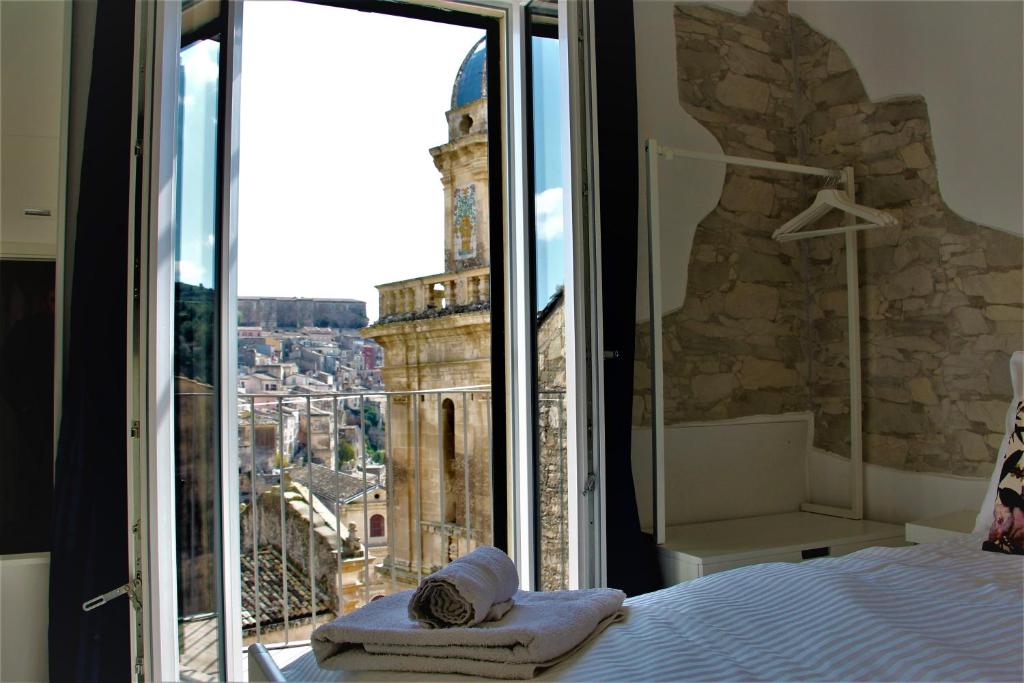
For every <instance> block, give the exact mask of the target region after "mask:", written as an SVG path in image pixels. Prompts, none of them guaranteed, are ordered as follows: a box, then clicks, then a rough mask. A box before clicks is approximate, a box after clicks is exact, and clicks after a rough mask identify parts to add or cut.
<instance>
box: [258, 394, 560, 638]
mask: <svg viewBox="0 0 1024 683" xmlns="http://www.w3.org/2000/svg"><path fill="white" fill-rule="evenodd" d="M490 402H491V393H490V388H489V387H486V386H474V387H454V388H445V389H433V390H421V391H408V392H357V393H333V394H308V395H297V394H287V395H285V394H242V395H239V396H238V428H239V439H238V444H239V446H238V447H239V462H240V470H241V471H240V486H241V491H240V496H239V497H240V500H241V502H242V509H241V524H242V548H241V553H242V583H243V586H242V593H243V615H242V621H243V639H244V641H245V642H246V644H248V643H251V642H261V643H265V644H282V645H283V644H289V643H292V644H294V643H296V642H298V641H303V640H306V639H308V637H309V633H310V632H311V631H312V629H313V628H315V627H316V626H317V625H318V624H320V623H324V622H325V621H328V620H330V619H333V618H334V617H335V616H337V615H340V614H343V613H346V612H348V611H350V610H352V609H355V608H356V607H359V606H361V605H363V604H366V603H367V602H369V601H370V600H371V599H373V598H374V597H375V596H378V595H384V594H388V593H392V592H396V591H399V590H405V589H408V588H412V587H415V586H416V585H417V584H418V582H419V580H420V579H421V578H422V577H423V576H425V575H427V574H429V573H430V572H432V571H435V570H436V569H438V568H440V567H441V566H443V565H445V564H447V563H448V562H450V561H451V560H454V559H456V558H457V557H460V556H462V555H464V554H466V553H468V552H469V551H471V550H472V549H473V548H475V547H476V546H477V545H479V544H481V543H490V542H491V539H492V537H493V536H492V525H493V520H492V519H491V512H492V505H491V500H490V493H491V480H490V474H491V438H492V429H491V420H490V416H491V406H490ZM540 411H541V412H542V415H541V416H540V417H541V430H542V439H541V450H542V463H541V467H542V468H543V472H544V474H543V475H542V477H543V480H544V481H543V482H542V486H544V487H545V489H544V492H542V499H543V501H546V502H542V505H543V506H544V508H545V511H546V513H547V514H546V516H545V517H544V520H545V521H544V524H545V526H544V527H543V529H544V530H543V536H544V539H543V540H542V546H543V548H542V554H543V556H544V557H545V560H544V563H543V569H542V571H543V573H544V574H545V579H544V580H543V581H542V584H543V585H544V587H545V588H548V589H551V588H560V587H565V585H566V572H565V564H566V561H567V547H566V545H565V541H566V531H567V519H566V514H565V511H566V500H565V475H564V472H565V453H564V446H565V443H564V437H563V435H564V415H565V406H564V393H562V392H546V393H544V394H543V395H542V396H541V403H540ZM282 492H283V493H282Z"/></svg>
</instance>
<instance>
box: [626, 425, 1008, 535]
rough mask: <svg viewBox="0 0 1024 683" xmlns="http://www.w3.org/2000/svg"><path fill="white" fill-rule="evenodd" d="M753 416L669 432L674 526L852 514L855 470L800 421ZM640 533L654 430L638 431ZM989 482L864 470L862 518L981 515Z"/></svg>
mask: <svg viewBox="0 0 1024 683" xmlns="http://www.w3.org/2000/svg"><path fill="white" fill-rule="evenodd" d="M791 417H792V419H788V420H787V419H783V420H781V421H780V420H779V416H775V415H772V416H754V417H750V418H742V419H738V420H729V421H723V422H721V423H717V424H710V423H702V424H693V425H673V426H670V427H668V428H666V429H665V478H666V480H667V481H668V487H667V490H668V491H669V492H670V494H669V495H668V496H667V497H666V500H665V508H666V509H665V518H666V523H667V524H669V525H673V524H688V523H693V522H701V521H710V520H717V519H735V518H738V517H754V516H757V515H765V514H775V513H780V512H795V511H796V510H797V509H798V508H799V506H800V503H802V502H804V501H809V502H814V503H821V504H824V505H835V506H837V507H848V506H849V504H850V461H849V460H847V459H845V458H842V457H840V456H838V455H835V454H834V453H829V452H827V451H823V450H820V449H817V448H812V447H810V445H809V437H810V434H809V431H808V428H809V422H808V421H807V419H806V418H804V419H801V418H800V416H799V415H793V416H791ZM632 457H633V484H634V486H635V487H636V495H637V506H638V512H639V513H640V525H641V526H642V527H643V528H644V529H648V530H650V529H652V528H653V523H654V522H653V512H652V504H651V501H652V497H651V491H652V489H651V487H652V479H651V430H650V429H634V430H633V439H632ZM987 487H988V479H980V478H975V477H954V476H950V475H943V474H931V473H925V472H906V471H903V470H896V469H893V468H890V467H882V466H880V465H874V464H866V465H864V515H865V517H867V518H868V519H872V520H876V521H880V522H891V523H894V524H902V523H904V522H909V521H912V520H915V519H924V518H926V517H933V516H935V515H941V514H945V513H947V512H957V511H959V510H972V511H974V512H977V511H978V510H979V509H980V508H981V503H982V499H983V498H984V497H985V491H986V489H987Z"/></svg>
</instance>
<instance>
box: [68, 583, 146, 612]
mask: <svg viewBox="0 0 1024 683" xmlns="http://www.w3.org/2000/svg"><path fill="white" fill-rule="evenodd" d="M141 587H142V579H141V578H140V577H138V576H136V577H135V579H134V580H133V581H130V582H128V583H126V584H124V585H123V586H118V587H117V588H115V589H114V590H112V591H107V592H106V593H103V594H101V595H97V596H96V597H95V598H93V599H91V600H86V601H85V602H83V603H82V611H83V612H91V611H93V610H94V609H96V608H97V607H102V606H103V605H105V604H107V603H108V602H110V601H112V600H115V599H117V598H119V597H121V596H122V595H127V596H128V597H129V598H130V599H131V601H132V606H134V607H135V609H140V608H141V607H142V599H141V598H140V597H139V593H138V589H140V588H141Z"/></svg>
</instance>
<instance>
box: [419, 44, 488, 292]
mask: <svg viewBox="0 0 1024 683" xmlns="http://www.w3.org/2000/svg"><path fill="white" fill-rule="evenodd" d="M485 40H486V39H485V38H481V39H480V41H479V42H478V43H477V44H476V45H474V46H473V49H471V50H470V51H469V53H468V54H467V55H466V58H465V59H464V60H463V61H462V66H461V67H459V73H458V75H457V76H456V78H455V84H454V86H453V87H452V103H451V109H450V110H448V112H447V113H446V114H445V116H446V117H447V119H448V142H447V143H446V144H443V145H439V146H437V147H434V148H432V149H431V150H430V155H431V156H432V157H434V165H435V166H437V170H438V171H440V172H441V183H442V184H443V185H444V204H445V218H444V269H445V271H446V272H449V273H457V272H460V271H463V270H468V269H471V268H486V267H487V266H488V265H489V264H490V220H489V216H488V208H487V207H488V206H490V204H489V202H488V200H489V196H488V174H487V51H486V42H485Z"/></svg>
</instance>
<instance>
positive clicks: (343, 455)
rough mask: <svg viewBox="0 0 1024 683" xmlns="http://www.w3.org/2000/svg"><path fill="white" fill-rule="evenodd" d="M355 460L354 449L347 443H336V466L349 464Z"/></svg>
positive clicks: (343, 441)
mask: <svg viewBox="0 0 1024 683" xmlns="http://www.w3.org/2000/svg"><path fill="white" fill-rule="evenodd" d="M355 459H356V449H355V448H353V447H352V444H350V443H349V442H348V441H345V440H344V439H342V440H341V441H339V442H338V465H339V466H340V465H344V464H346V463H350V462H352V461H353V460H355Z"/></svg>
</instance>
